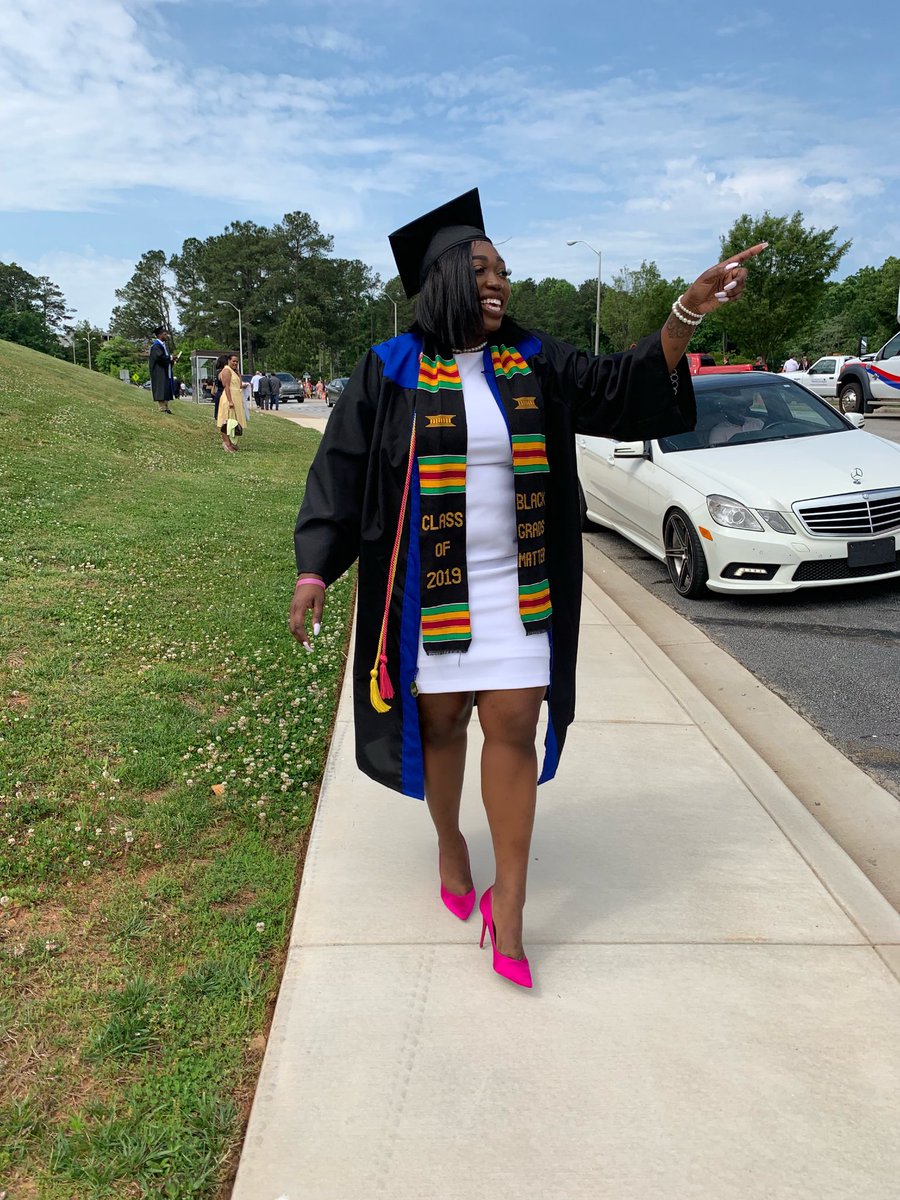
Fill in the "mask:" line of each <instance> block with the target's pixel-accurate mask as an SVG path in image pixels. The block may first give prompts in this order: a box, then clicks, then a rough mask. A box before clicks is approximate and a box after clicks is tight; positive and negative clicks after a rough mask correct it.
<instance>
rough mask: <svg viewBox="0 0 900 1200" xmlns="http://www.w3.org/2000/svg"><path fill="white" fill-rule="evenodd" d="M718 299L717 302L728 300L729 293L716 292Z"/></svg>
mask: <svg viewBox="0 0 900 1200" xmlns="http://www.w3.org/2000/svg"><path fill="white" fill-rule="evenodd" d="M716 299H717V300H727V299H728V293H727V292H716Z"/></svg>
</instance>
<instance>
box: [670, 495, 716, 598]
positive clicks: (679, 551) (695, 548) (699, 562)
mask: <svg viewBox="0 0 900 1200" xmlns="http://www.w3.org/2000/svg"><path fill="white" fill-rule="evenodd" d="M663 544H664V546H665V550H666V568H667V569H668V572H669V579H670V580H671V581H672V586H673V587H674V589H675V591H676V592H677V593H678V595H679V596H685V597H686V598H687V599H689V600H699V599H701V597H703V596H705V595H706V581H707V579H709V570H708V568H707V566H706V555H705V554H704V553H703V547H702V546H701V544H700V539H699V537H698V536H697V534H696V532H695V530H694V527H693V525H692V524H691V523H690V521H689V520H688V518H687V517H686V516H685V515H684V513H683V512H681V511H680V510H679V509H675V510H674V511H673V512H670V513H669V515H668V516H667V517H666V523H665V526H664V527H663Z"/></svg>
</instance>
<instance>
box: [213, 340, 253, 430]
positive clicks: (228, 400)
mask: <svg viewBox="0 0 900 1200" xmlns="http://www.w3.org/2000/svg"><path fill="white" fill-rule="evenodd" d="M220 363H221V364H222V366H221V367H220V366H219V364H220ZM216 367H217V368H218V380H219V383H220V385H221V388H222V390H221V393H220V396H219V404H218V408H217V409H216V424H217V425H218V427H219V432H220V433H221V435H222V447H223V449H225V450H227V451H228V452H229V453H234V452H235V451H236V450H237V446H236V445H235V444H234V442H233V441H232V440H231V433H232V432H233V433H234V434H235V436H238V434H239V433H243V431H244V429H245V428H246V426H247V414H246V411H245V409H244V389H243V387H242V386H241V382H242V381H241V369H240V364H239V362H238V356H237V355H236V354H230V355H227V356H226V355H224V354H223V355H220V356H219V358H218V360H217V361H216ZM229 422H233V423H234V424H232V426H231V429H230V430H229Z"/></svg>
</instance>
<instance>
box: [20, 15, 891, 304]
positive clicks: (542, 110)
mask: <svg viewBox="0 0 900 1200" xmlns="http://www.w3.org/2000/svg"><path fill="white" fill-rule="evenodd" d="M896 11H897V10H896V0H892V3H890V4H889V3H888V0H871V2H870V3H869V4H867V5H865V6H864V7H863V8H862V9H860V10H859V13H860V15H859V16H858V17H857V16H855V14H854V10H853V9H852V8H849V7H848V6H847V4H846V3H845V2H841V3H837V0H818V2H813V0H779V3H777V4H776V3H773V2H770V0H765V2H764V3H759V4H749V5H744V6H741V7H740V8H739V9H737V10H736V9H735V6H734V5H723V4H722V3H721V2H716V3H713V2H708V0H682V2H681V3H677V4H676V3H673V2H672V0H636V2H633V3H631V4H627V3H622V2H619V3H616V4H610V3H609V2H608V0H607V2H605V3H604V0H599V2H594V3H575V2H574V0H555V2H554V3H552V4H548V3H540V2H538V0H521V2H520V3H517V4H510V3H507V2H505V0H495V3H493V4H489V3H484V2H483V0H443V2H441V3H432V2H430V0H419V3H418V4H415V5H410V4H401V3H399V2H395V0H318V2H317V3H315V4H312V3H307V2H306V0H296V2H294V3H289V2H288V0H218V2H217V3H210V2H207V0H79V3H78V5H77V6H76V5H72V4H71V0H0V128H2V130H3V135H2V136H3V167H2V170H0V260H2V261H4V262H10V261H16V262H18V263H20V264H21V265H22V266H24V267H26V268H27V269H28V270H30V271H32V272H34V273H36V274H46V275H49V276H50V277H51V278H52V279H54V280H55V281H56V282H57V283H58V284H59V285H60V286H61V287H62V289H63V291H64V292H65V294H66V296H67V298H68V299H69V302H70V304H71V305H72V306H73V307H74V308H75V309H76V310H77V315H78V318H79V319H89V320H91V321H93V322H95V323H97V324H99V325H101V326H104V325H105V324H106V322H107V320H108V318H109V313H110V310H111V308H112V305H113V304H114V302H115V299H114V290H115V288H116V287H117V286H121V285H122V284H123V283H124V282H125V281H126V280H127V279H128V277H129V275H130V274H131V271H132V270H133V267H134V264H135V262H136V261H137V259H138V257H139V256H140V254H141V253H142V252H143V251H144V250H149V249H157V248H158V249H163V250H165V251H166V252H171V251H173V250H177V249H179V248H180V246H181V243H182V241H183V240H184V238H185V237H189V236H195V237H200V238H203V237H206V236H207V235H209V234H211V233H217V232H219V231H220V230H221V229H222V228H223V227H224V226H225V225H226V224H227V223H228V222H229V221H231V220H235V219H241V220H254V221H258V222H260V223H263V224H271V223H272V222H273V221H275V220H277V219H278V218H279V217H280V216H281V215H282V214H283V213H285V212H288V211H292V210H296V209H302V210H305V211H307V212H309V213H311V214H312V216H313V217H314V218H315V219H316V220H317V221H318V222H319V224H320V226H321V228H322V229H323V230H324V231H325V232H327V233H330V234H332V235H333V236H334V243H335V246H334V248H335V253H336V254H339V255H341V256H344V257H351V258H356V257H358V258H362V259H363V260H364V261H366V262H368V263H369V264H371V265H372V266H373V267H375V268H376V269H377V270H378V271H380V272H381V273H382V275H383V277H385V278H387V277H389V276H391V275H392V274H394V268H393V264H392V262H391V260H390V257H389V252H388V245H387V236H386V235H387V233H388V232H389V231H390V230H391V229H393V228H395V227H396V226H398V225H401V224H403V223H404V222H406V221H407V220H409V219H410V218H411V217H413V216H416V215H418V213H420V212H423V211H425V210H426V209H428V208H430V207H432V206H433V205H435V204H438V203H441V202H442V201H444V200H446V199H448V198H449V197H451V196H453V195H456V194H457V193H459V192H462V191H464V190H466V189H467V188H469V187H472V186H475V185H478V186H479V187H480V189H481V195H482V202H483V205H484V210H485V216H486V221H487V227H488V232H489V234H490V235H491V236H492V237H493V238H494V239H495V240H497V241H500V240H504V239H508V241H505V244H504V253H505V255H506V258H507V262H508V263H509V265H510V267H511V268H512V270H513V273H514V275H515V276H516V277H523V276H526V275H532V276H534V277H535V278H541V277H543V276H546V275H557V276H561V277H564V278H568V279H571V280H572V281H573V282H576V283H578V282H580V281H581V280H582V279H586V278H590V277H592V276H593V275H595V273H596V259H595V258H594V256H593V255H592V254H591V252H590V251H589V250H587V249H586V248H585V247H584V246H576V247H573V248H571V249H570V248H569V247H567V246H566V241H567V240H569V239H575V238H584V239H585V240H587V241H589V242H591V243H592V244H593V245H594V246H596V247H598V248H599V249H602V252H603V260H602V265H603V277H604V279H606V280H611V279H612V276H613V275H614V274H615V273H616V272H617V271H618V270H619V269H621V268H622V267H623V266H632V267H633V266H637V265H638V264H639V263H640V262H641V260H642V259H655V260H656V262H657V263H658V264H659V267H660V269H661V270H662V272H663V274H664V275H667V276H670V277H671V276H674V275H675V274H681V275H684V276H685V277H687V278H692V277H693V276H694V275H696V274H697V273H698V272H699V271H700V270H701V269H703V268H704V267H706V266H708V265H710V264H711V263H712V262H714V261H715V260H716V259H717V257H718V245H719V237H720V236H721V235H722V234H723V233H724V232H726V231H727V229H728V228H729V226H730V225H731V224H732V222H733V221H734V220H735V218H736V217H738V216H739V215H740V214H741V213H742V212H750V213H754V214H757V213H761V212H762V211H763V210H764V209H768V210H769V211H771V212H774V213H779V214H785V213H792V212H794V211H795V210H797V209H800V210H801V211H802V212H803V213H804V216H805V218H806V220H807V222H808V223H811V224H813V225H815V226H817V227H822V226H831V225H837V226H838V227H839V234H840V237H841V238H842V239H848V238H849V239H852V241H853V247H852V249H851V251H850V253H849V254H848V256H847V257H846V259H845V260H844V263H843V265H842V268H841V271H840V274H842V275H843V274H846V273H847V272H849V271H853V270H856V269H857V268H858V267H859V266H863V265H866V264H871V265H878V264H880V263H881V262H882V261H883V260H884V259H885V258H886V257H887V256H888V255H890V254H898V253H900V188H898V184H900V148H898V147H900V74H898V72H897V67H896V61H897V60H896V50H895V42H896V32H897V20H896ZM451 16H452V18H453V23H452V24H448V19H449V18H450V17H451Z"/></svg>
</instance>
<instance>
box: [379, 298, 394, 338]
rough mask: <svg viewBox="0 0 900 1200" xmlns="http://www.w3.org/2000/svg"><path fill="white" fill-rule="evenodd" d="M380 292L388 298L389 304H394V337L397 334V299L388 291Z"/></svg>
mask: <svg viewBox="0 0 900 1200" xmlns="http://www.w3.org/2000/svg"><path fill="white" fill-rule="evenodd" d="M381 294H382V296H387V298H388V300H390V302H391V304H393V306H394V337H396V336H397V301H396V300H395V299H394V297H393V296H392V295H391V294H390V292H384V291H383V292H382V293H381Z"/></svg>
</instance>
